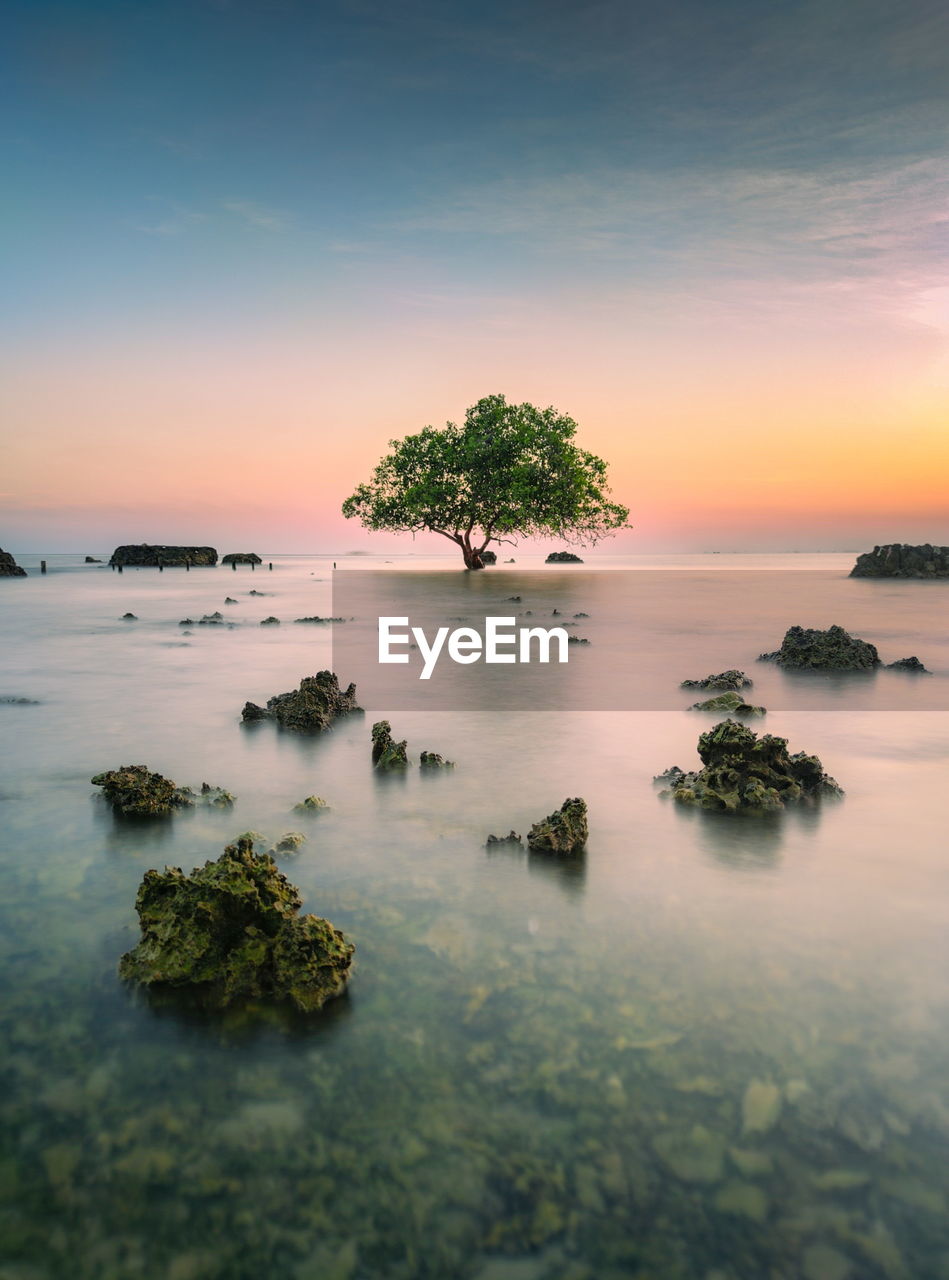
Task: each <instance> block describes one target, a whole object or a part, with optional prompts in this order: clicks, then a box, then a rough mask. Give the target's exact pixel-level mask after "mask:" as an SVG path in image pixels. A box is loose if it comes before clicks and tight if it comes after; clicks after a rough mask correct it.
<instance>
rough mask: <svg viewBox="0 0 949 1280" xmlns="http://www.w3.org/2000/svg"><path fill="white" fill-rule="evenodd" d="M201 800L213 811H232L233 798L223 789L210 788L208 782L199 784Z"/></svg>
mask: <svg viewBox="0 0 949 1280" xmlns="http://www.w3.org/2000/svg"><path fill="white" fill-rule="evenodd" d="M201 798H202V800H203V801H204V802H205V804H208V805H210V806H211V807H212V808H213V809H233V807H234V800H235V797H234V796H232V795H231V793H230V791H225V790H224V788H223V787H212V786H211V784H210V783H209V782H202V783H201Z"/></svg>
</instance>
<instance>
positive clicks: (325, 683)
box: [241, 671, 362, 733]
mask: <svg viewBox="0 0 949 1280" xmlns="http://www.w3.org/2000/svg"><path fill="white" fill-rule="evenodd" d="M361 710H362V708H361V707H360V706H358V705H357V703H356V686H355V685H354V684H351V685H350V686H349V688H348V689H346V690H345V692H343V691H342V690H341V689H340V687H339V680H338V679H337V677H336V673H335V672H333V671H318V672H317V673H316V675H315V676H305V677H304V678H303V679H302V680H301V681H300V687H299V689H293V690H291V691H290V692H289V693H278V694H276V695H275V696H274V697H272V698H269V699H268V700H267V705H266V707H259V706H257V704H256V703H255V702H247V703H245V704H244V710H243V712H242V713H241V718H242V719H243V720H244V721H245V722H252V721H256V720H276V721H277V723H278V724H279V725H282V726H283V728H285V729H297V730H301V731H303V732H309V733H312V732H321V731H322V730H323V729H328V728H329V727H330V725H331V724H332V723H333V721H334V720H335V719H336V717H337V716H342V715H347V714H348V713H349V712H351V711H361Z"/></svg>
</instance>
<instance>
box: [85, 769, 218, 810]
mask: <svg viewBox="0 0 949 1280" xmlns="http://www.w3.org/2000/svg"><path fill="white" fill-rule="evenodd" d="M91 781H92V783H93V785H94V786H96V787H101V788H102V791H103V794H104V795H105V798H106V799H107V800H108V801H109V803H110V804H111V805H112V808H113V809H114V810H115V811H116V813H122V814H126V815H128V816H133V817H164V816H166V815H168V814H171V813H174V811H175V810H176V809H186V808H188V807H190V806H191V805H193V804H194V795H193V793H192V792H191V790H190V789H189V788H188V787H179V786H178V785H177V784H176V783H174V782H172V781H171V779H170V778H163V777H162V775H161V774H160V773H152V772H151V771H150V770H149V769H148V768H147V767H146V766H145V765H143V764H123V765H121V766H120V767H119V768H118V769H110V770H109V771H108V772H106V773H97V774H96V775H95V777H94V778H93V779H92V780H91Z"/></svg>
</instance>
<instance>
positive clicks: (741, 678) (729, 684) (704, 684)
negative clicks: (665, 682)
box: [679, 668, 754, 691]
mask: <svg viewBox="0 0 949 1280" xmlns="http://www.w3.org/2000/svg"><path fill="white" fill-rule="evenodd" d="M753 683H754V682H753V681H752V680H751V679H749V677H748V676H746V675H745V673H744V671H736V670H735V669H734V668H732V669H731V670H729V671H719V673H718V675H711V676H706V677H705V678H704V679H703V680H683V681H682V683H681V685H680V686H679V688H680V689H731V690H733V691H734V690H738V689H750V688H751V686H752V684H753Z"/></svg>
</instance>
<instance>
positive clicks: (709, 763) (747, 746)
mask: <svg viewBox="0 0 949 1280" xmlns="http://www.w3.org/2000/svg"><path fill="white" fill-rule="evenodd" d="M787 746H788V744H787V739H786V738H777V737H775V736H774V735H773V734H770V733H766V734H762V736H761V737H760V738H759V737H758V735H757V734H756V733H755V732H754V731H753V730H752V729H748V728H746V727H745V725H742V724H737V723H736V722H735V721H734V720H723V721H722V722H721V724H717V725H715V727H714V728H713V729H709V731H708V732H707V733H703V734H702V735H701V736H700V737H699V742H698V752H699V758H700V759H701V761H702V765H703V767H702V768H701V769H699V770H697V771H696V772H694V773H683V772H682V771H681V770H679V769H678V768H677V767H673V768H672V769H670V770H668V771H667V773H666V774H665V775H660V778H661V779H662V780H666V779H667V780H668V781H669V786H670V789H669V791H667V792H664V793H663V794H666V795H671V796H672V798H673V799H674V800H677V801H678V802H679V803H680V804H689V805H696V806H698V807H699V808H702V809H724V810H727V811H729V812H734V811H735V810H738V809H783V808H784V807H785V805H786V804H787V803H789V802H792V801H796V800H806V799H812V798H817V797H820V796H830V795H842V794H843V792H842V790H841V788H840V787H839V786H838V784H837V783H836V782H835V781H834V779H833V778H831V777H829V776H828V775H827V774H826V773H825V772H824V766H823V765H822V764H821V762H820V760H819V759H818V758H817V756H809V755H805V754H804V752H803V751H799V752H797V754H795V755H793V756H792V755H789V754H788V749H787Z"/></svg>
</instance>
